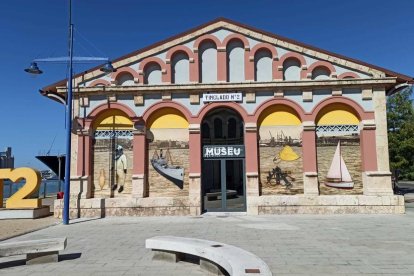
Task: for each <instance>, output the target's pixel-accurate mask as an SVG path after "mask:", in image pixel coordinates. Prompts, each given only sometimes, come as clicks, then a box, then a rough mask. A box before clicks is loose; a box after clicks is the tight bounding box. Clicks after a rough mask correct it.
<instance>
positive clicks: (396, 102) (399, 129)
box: [387, 87, 414, 180]
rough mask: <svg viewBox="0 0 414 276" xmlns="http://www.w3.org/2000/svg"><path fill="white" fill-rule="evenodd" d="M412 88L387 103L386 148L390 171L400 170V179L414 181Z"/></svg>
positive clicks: (393, 96) (389, 98)
mask: <svg viewBox="0 0 414 276" xmlns="http://www.w3.org/2000/svg"><path fill="white" fill-rule="evenodd" d="M412 93H413V89H412V87H410V88H407V89H404V90H403V91H401V92H398V93H396V94H394V95H392V96H390V97H388V101H387V124H388V148H389V153H390V166H391V170H393V171H394V170H396V169H399V170H400V178H401V179H407V180H414V108H413V103H412V99H411V95H412Z"/></svg>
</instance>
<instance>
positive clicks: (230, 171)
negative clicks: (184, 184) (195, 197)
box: [201, 108, 246, 212]
mask: <svg viewBox="0 0 414 276" xmlns="http://www.w3.org/2000/svg"><path fill="white" fill-rule="evenodd" d="M201 136H202V149H203V152H202V158H203V160H202V178H201V185H202V198H203V210H204V211H207V212H212V211H213V212H214V211H215V212H217V211H219V212H223V211H226V212H232V211H233V212H243V211H246V192H245V191H246V188H245V160H244V124H243V120H242V118H241V117H240V115H239V114H238V113H237V112H235V111H233V110H232V109H228V108H219V109H215V110H213V111H211V112H210V113H209V114H207V116H206V117H205V119H204V120H203V123H202V130H201Z"/></svg>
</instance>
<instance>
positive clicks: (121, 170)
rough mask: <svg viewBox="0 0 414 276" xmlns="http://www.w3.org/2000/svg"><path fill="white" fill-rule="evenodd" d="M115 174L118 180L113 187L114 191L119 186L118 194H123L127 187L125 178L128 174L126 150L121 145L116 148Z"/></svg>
mask: <svg viewBox="0 0 414 276" xmlns="http://www.w3.org/2000/svg"><path fill="white" fill-rule="evenodd" d="M115 172H116V180H115V184H113V185H112V187H111V189H112V191H114V190H116V189H117V188H118V186H119V190H118V193H122V191H123V190H124V185H125V176H126V173H127V158H126V156H125V154H124V149H123V148H122V146H121V145H118V146H117V147H116V153H115Z"/></svg>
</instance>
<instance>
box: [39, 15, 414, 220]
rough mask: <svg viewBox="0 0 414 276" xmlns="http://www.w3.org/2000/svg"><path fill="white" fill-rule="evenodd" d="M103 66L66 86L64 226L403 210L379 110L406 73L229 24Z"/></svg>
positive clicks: (47, 91)
mask: <svg viewBox="0 0 414 276" xmlns="http://www.w3.org/2000/svg"><path fill="white" fill-rule="evenodd" d="M113 65H114V66H115V68H117V71H116V72H115V73H112V74H110V75H104V74H103V73H102V72H100V71H99V69H97V68H93V69H91V70H89V71H87V72H85V73H83V74H79V75H77V76H76V77H75V81H74V82H75V83H74V87H75V89H74V118H73V119H74V120H73V122H74V127H73V134H72V154H71V197H72V199H73V202H71V210H70V213H71V217H79V216H97V215H98V216H99V215H101V216H108V215H109V216H118V215H199V214H201V213H203V212H210V211H224V212H227V211H229V212H230V211H238V212H247V213H248V214H290V213H403V212H404V200H403V197H401V196H396V195H393V191H392V187H391V173H390V168H389V163H388V141H387V123H386V122H387V121H386V106H385V103H386V96H387V95H389V94H392V93H397V92H398V89H399V88H401V87H403V86H404V85H405V84H406V83H412V82H413V79H412V78H411V77H408V76H405V75H402V74H399V73H395V72H391V71H389V70H387V69H384V68H380V67H377V66H374V65H370V64H367V63H364V62H361V61H357V60H353V59H350V58H347V57H344V56H340V55H337V54H334V53H330V52H327V51H325V50H322V49H318V48H315V47H312V46H309V45H304V44H302V43H299V42H296V41H292V40H290V39H286V38H283V37H279V36H277V35H274V34H270V33H267V32H264V31H261V30H257V29H254V28H252V27H249V26H245V25H243V24H240V23H236V22H233V21H230V20H227V19H218V20H215V21H213V22H209V23H207V24H205V25H202V26H199V27H197V28H194V29H192V30H190V31H188V32H185V33H183V34H179V35H177V36H174V37H172V38H170V39H167V40H165V41H162V42H160V43H157V44H154V45H152V46H150V47H147V48H145V49H142V50H139V51H136V52H134V53H131V54H129V55H126V56H123V57H120V58H118V59H116V60H115V61H114V62H113ZM65 93H66V81H61V82H58V83H56V84H54V85H51V86H48V87H46V88H44V89H43V94H44V95H46V96H49V97H51V98H53V97H54V98H56V97H61V96H62V95H64V94H65ZM122 154H123V155H125V157H124V159H125V160H126V162H123V166H124V165H125V164H126V169H125V170H124V169H121V170H120V169H119V162H118V160H119V158H120V156H121V155H122ZM120 186H122V187H123V190H120V189H119V188H120ZM62 206H63V202H61V201H57V202H56V203H55V215H56V216H60V214H61V208H62Z"/></svg>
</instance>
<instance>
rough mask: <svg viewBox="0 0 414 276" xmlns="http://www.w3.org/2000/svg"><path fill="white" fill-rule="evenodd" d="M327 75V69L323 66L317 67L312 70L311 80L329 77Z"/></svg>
mask: <svg viewBox="0 0 414 276" xmlns="http://www.w3.org/2000/svg"><path fill="white" fill-rule="evenodd" d="M329 75H330V74H329V71H328V70H326V69H325V68H323V67H317V68H316V69H315V70H313V71H312V79H313V80H328V79H330V77H329Z"/></svg>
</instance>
